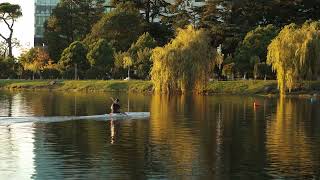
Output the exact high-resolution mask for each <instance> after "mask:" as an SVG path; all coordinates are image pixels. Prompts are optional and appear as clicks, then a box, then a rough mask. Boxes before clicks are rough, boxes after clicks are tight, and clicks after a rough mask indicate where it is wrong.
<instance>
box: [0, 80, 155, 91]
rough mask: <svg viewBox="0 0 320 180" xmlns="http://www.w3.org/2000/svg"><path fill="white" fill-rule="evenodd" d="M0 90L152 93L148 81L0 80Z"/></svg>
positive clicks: (150, 84)
mask: <svg viewBox="0 0 320 180" xmlns="http://www.w3.org/2000/svg"><path fill="white" fill-rule="evenodd" d="M0 88H1V89H7V90H55V91H79V92H81V91H84V92H108V91H109V92H110V91H122V92H129V91H130V92H139V93H148V92H152V83H151V82H149V81H135V80H134V81H120V80H112V81H102V80H79V81H72V80H55V81H53V80H35V81H32V80H0Z"/></svg>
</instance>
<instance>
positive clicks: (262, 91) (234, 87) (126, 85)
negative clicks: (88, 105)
mask: <svg viewBox="0 0 320 180" xmlns="http://www.w3.org/2000/svg"><path fill="white" fill-rule="evenodd" d="M0 88H1V89H7V90H56V91H79V92H108V91H121V92H137V93H151V92H152V83H151V82H150V81H139V80H132V81H121V80H111V81H101V80H79V81H72V80H56V81H52V80H35V81H32V80H0ZM319 92H320V81H312V82H302V83H300V84H298V85H297V87H296V88H295V89H294V90H293V91H292V93H291V94H292V95H297V94H298V95H299V94H313V93H319ZM203 93H204V94H207V95H211V94H239V95H242V94H248V95H253V94H259V95H268V94H278V93H279V91H278V89H277V81H271V80H270V81H251V80H248V81H215V82H210V83H209V84H208V86H207V88H206V89H205V90H204V92H203Z"/></svg>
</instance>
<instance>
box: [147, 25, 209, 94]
mask: <svg viewBox="0 0 320 180" xmlns="http://www.w3.org/2000/svg"><path fill="white" fill-rule="evenodd" d="M214 52H215V51H214V49H213V48H211V46H210V38H209V36H208V34H207V33H206V32H205V31H204V30H202V29H200V30H197V29H195V28H193V27H192V26H188V27H187V28H186V29H179V30H178V31H177V36H176V38H175V39H173V40H172V41H171V42H170V43H168V44H167V45H165V46H164V47H157V48H155V49H154V50H153V52H152V56H151V58H152V60H153V67H152V70H151V80H152V82H153V84H154V88H155V91H156V92H164V93H168V92H181V93H184V92H185V91H186V90H194V91H195V92H200V91H201V90H203V89H204V87H205V85H206V83H207V81H208V79H209V74H210V70H211V67H213V63H214V59H215V58H214V56H215V53H214Z"/></svg>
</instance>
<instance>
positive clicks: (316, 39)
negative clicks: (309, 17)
mask: <svg viewBox="0 0 320 180" xmlns="http://www.w3.org/2000/svg"><path fill="white" fill-rule="evenodd" d="M267 63H268V64H270V65H272V69H273V70H274V71H275V72H276V74H277V79H278V88H279V90H280V93H281V94H282V95H285V94H286V92H287V91H288V90H289V92H291V90H292V89H293V88H294V86H295V85H296V83H297V82H298V81H301V80H314V79H316V78H317V76H318V75H319V64H320V23H319V22H311V21H307V22H306V23H304V24H303V25H302V26H297V25H296V24H290V25H287V26H285V27H284V28H283V29H282V31H281V32H280V33H279V35H278V36H277V37H276V38H275V39H274V40H272V42H271V44H270V45H269V47H268V55H267Z"/></svg>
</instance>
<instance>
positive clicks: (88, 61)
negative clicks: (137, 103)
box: [0, 0, 320, 92]
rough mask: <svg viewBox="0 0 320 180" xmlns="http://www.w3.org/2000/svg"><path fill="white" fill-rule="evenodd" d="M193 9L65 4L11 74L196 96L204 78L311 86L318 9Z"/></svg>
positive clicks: (252, 0) (299, 5)
mask: <svg viewBox="0 0 320 180" xmlns="http://www.w3.org/2000/svg"><path fill="white" fill-rule="evenodd" d="M193 3H194V2H193V1H191V0H178V1H175V2H174V3H167V2H166V1H164V0H149V1H134V0H113V1H111V6H112V7H114V8H113V9H112V10H111V11H109V12H106V8H105V1H104V0H88V1H81V0H73V1H71V0H61V1H60V2H59V3H58V5H57V7H56V8H55V9H54V10H53V13H52V15H51V16H50V18H49V19H48V20H47V21H46V22H45V33H44V40H45V44H46V47H45V48H43V47H36V48H33V49H31V50H29V51H28V52H25V53H23V54H22V55H21V57H19V58H18V60H16V61H14V62H12V63H11V64H14V65H11V66H12V67H11V69H12V71H13V72H16V75H15V76H19V77H24V78H25V77H29V78H30V77H31V76H32V77H36V78H67V79H73V78H76V79H105V78H124V77H127V76H128V74H129V75H130V76H131V77H133V78H136V79H151V80H152V81H153V82H154V83H155V84H156V83H159V86H155V87H157V88H156V89H159V90H161V91H163V90H164V89H166V90H178V91H185V90H186V89H190V88H191V89H199V88H200V87H202V86H204V85H205V84H206V82H207V81H208V79H209V78H216V79H234V78H252V79H274V78H278V80H279V87H280V89H281V91H282V92H285V91H286V90H291V89H292V88H293V87H294V84H295V83H294V82H296V81H297V80H305V79H310V80H312V79H316V77H317V72H318V70H315V69H312V68H311V65H318V62H319V58H318V53H317V52H318V51H317V48H318V32H319V30H318V19H319V15H320V9H319V8H315V7H320V0H315V1H308V0H290V1H289V0H282V1H278V0H268V1H260V0H238V1H234V0H208V1H205V2H202V5H201V6H197V5H194V4H193ZM0 11H4V10H2V9H1V8H0ZM17 17H19V16H16V17H14V18H17ZM14 18H12V19H14ZM0 20H1V19H0ZM288 29H290V31H289V30H288ZM284 34H286V37H284V36H285V35H284ZM297 34H300V35H297ZM303 34H304V35H305V37H304V36H302V35H303ZM282 38H283V39H284V40H281V39H282ZM299 38H304V40H302V39H299ZM284 42H285V43H284ZM283 43H284V44H283ZM293 44H294V45H293ZM200 47H202V48H200ZM217 47H219V48H217ZM217 49H218V51H217ZM290 53H291V55H288V54H290ZM3 57H4V56H3ZM3 59H7V58H3ZM5 61H6V60H2V61H1V62H5ZM39 61H40V62H39ZM280 62H281V63H280ZM298 62H299V63H298ZM298 65H299V66H298ZM9 66H10V65H9ZM290 68H291V69H290ZM294 68H300V69H299V70H293V69H294ZM310 68H311V69H310ZM313 68H314V67H313ZM7 69H10V68H7ZM18 72H19V73H18ZM11 73H12V72H7V75H8V74H11ZM202 73H204V74H202ZM2 76H3V77H4V76H5V75H2ZM164 86H166V87H164ZM202 88H203V87H202ZM200 89H201V88H200Z"/></svg>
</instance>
